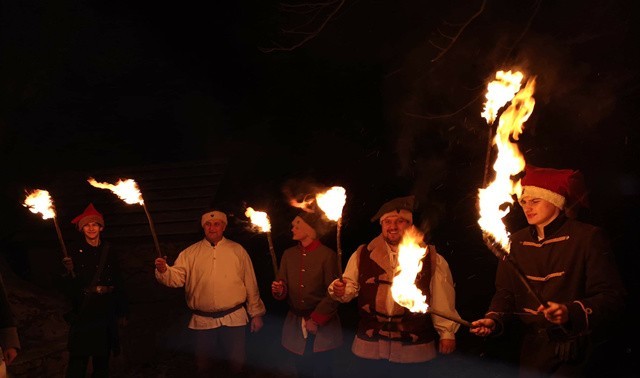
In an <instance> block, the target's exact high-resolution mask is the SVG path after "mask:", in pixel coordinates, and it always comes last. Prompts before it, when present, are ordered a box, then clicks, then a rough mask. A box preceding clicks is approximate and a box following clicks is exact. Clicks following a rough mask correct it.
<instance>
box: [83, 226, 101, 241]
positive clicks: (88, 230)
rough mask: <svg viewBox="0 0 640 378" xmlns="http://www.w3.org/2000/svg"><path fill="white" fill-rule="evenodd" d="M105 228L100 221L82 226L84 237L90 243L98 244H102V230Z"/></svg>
mask: <svg viewBox="0 0 640 378" xmlns="http://www.w3.org/2000/svg"><path fill="white" fill-rule="evenodd" d="M102 230H104V227H103V226H102V225H100V223H96V222H89V223H87V224H85V225H84V226H82V233H83V234H84V238H85V240H86V241H87V243H89V244H90V245H93V246H96V245H98V244H100V232H102Z"/></svg>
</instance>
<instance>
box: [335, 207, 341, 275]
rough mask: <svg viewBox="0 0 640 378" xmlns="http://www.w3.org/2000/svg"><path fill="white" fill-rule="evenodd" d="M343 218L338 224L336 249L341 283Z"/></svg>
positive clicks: (339, 219)
mask: <svg viewBox="0 0 640 378" xmlns="http://www.w3.org/2000/svg"><path fill="white" fill-rule="evenodd" d="M341 231H342V218H338V224H337V229H336V239H337V240H336V249H337V251H336V252H337V253H338V276H339V277H340V281H342V244H341V243H340V240H341V239H342V238H341V237H340V235H341V234H342V232H341Z"/></svg>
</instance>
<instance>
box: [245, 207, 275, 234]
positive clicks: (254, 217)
mask: <svg viewBox="0 0 640 378" xmlns="http://www.w3.org/2000/svg"><path fill="white" fill-rule="evenodd" d="M244 215H245V216H246V217H247V218H249V219H251V223H252V224H253V225H254V226H255V227H257V228H258V230H259V231H260V232H271V223H270V222H269V216H268V215H267V213H265V212H264V211H255V210H253V208H251V207H248V208H247V211H245V212H244Z"/></svg>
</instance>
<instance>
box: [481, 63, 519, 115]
mask: <svg viewBox="0 0 640 378" xmlns="http://www.w3.org/2000/svg"><path fill="white" fill-rule="evenodd" d="M523 77H524V75H523V74H522V73H521V72H518V71H516V72H511V71H507V72H504V71H498V72H496V80H494V81H492V82H491V83H489V84H488V85H487V94H486V96H485V97H486V98H487V102H485V103H484V110H483V111H482V114H481V115H482V116H483V117H484V118H485V119H486V120H487V123H488V124H490V125H491V124H493V122H494V121H495V120H496V117H497V115H498V111H499V110H500V108H502V107H503V106H504V105H505V104H506V103H507V102H509V101H511V99H512V98H513V97H514V96H515V95H516V93H517V92H518V91H519V90H520V83H521V82H522V78H523Z"/></svg>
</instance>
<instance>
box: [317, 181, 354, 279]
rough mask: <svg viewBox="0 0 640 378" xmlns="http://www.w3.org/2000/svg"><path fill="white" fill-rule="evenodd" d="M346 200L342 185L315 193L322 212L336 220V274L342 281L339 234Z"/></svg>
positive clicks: (330, 218)
mask: <svg viewBox="0 0 640 378" xmlns="http://www.w3.org/2000/svg"><path fill="white" fill-rule="evenodd" d="M346 201H347V194H346V191H345V189H344V188H343V187H341V186H334V187H332V188H331V189H329V190H327V191H326V192H324V193H320V194H316V202H317V203H318V207H320V209H321V210H322V211H323V212H324V214H325V215H326V216H327V218H328V219H329V220H331V221H334V222H336V227H337V228H336V239H337V240H336V252H337V253H338V274H339V277H340V281H342V245H341V243H340V239H341V238H340V234H341V228H342V209H343V208H344V204H345V203H346Z"/></svg>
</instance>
